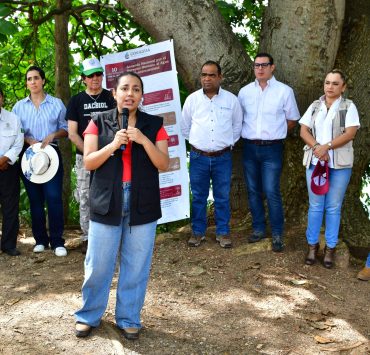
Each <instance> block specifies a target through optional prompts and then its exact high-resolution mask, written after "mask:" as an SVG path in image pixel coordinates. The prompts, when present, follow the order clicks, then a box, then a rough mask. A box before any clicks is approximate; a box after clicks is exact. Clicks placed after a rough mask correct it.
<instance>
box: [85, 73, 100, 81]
mask: <svg viewBox="0 0 370 355" xmlns="http://www.w3.org/2000/svg"><path fill="white" fill-rule="evenodd" d="M102 75H103V73H102V72H97V73H93V74H90V75H86V78H89V79H92V78H93V77H94V76H97V77H100V76H102Z"/></svg>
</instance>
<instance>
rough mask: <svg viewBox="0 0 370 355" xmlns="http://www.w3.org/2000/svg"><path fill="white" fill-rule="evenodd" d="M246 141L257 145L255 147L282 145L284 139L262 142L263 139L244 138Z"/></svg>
mask: <svg viewBox="0 0 370 355" xmlns="http://www.w3.org/2000/svg"><path fill="white" fill-rule="evenodd" d="M244 141H245V142H246V143H248V144H255V145H272V144H278V143H282V142H283V141H284V139H274V140H270V141H268V140H262V139H246V138H244Z"/></svg>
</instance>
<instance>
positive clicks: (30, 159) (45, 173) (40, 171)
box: [21, 143, 59, 184]
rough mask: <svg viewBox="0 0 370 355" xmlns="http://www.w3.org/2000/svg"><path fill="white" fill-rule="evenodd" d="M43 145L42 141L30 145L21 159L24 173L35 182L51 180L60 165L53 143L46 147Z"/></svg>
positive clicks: (41, 182) (40, 182)
mask: <svg viewBox="0 0 370 355" xmlns="http://www.w3.org/2000/svg"><path fill="white" fill-rule="evenodd" d="M41 145H42V144H41V143H35V144H33V145H31V146H29V147H28V148H27V150H26V151H25V152H24V154H23V157H22V161H21V167H22V172H23V175H24V176H25V177H26V178H27V179H28V180H29V181H31V182H33V183H35V184H43V183H45V182H48V181H50V180H51V179H52V178H53V177H54V176H55V174H56V173H57V171H58V167H59V157H58V153H57V151H56V150H55V149H54V148H53V147H52V146H51V145H47V146H46V147H45V148H42V147H41Z"/></svg>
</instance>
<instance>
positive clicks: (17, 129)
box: [0, 88, 23, 256]
mask: <svg viewBox="0 0 370 355" xmlns="http://www.w3.org/2000/svg"><path fill="white" fill-rule="evenodd" d="M3 103H4V92H3V91H2V89H1V88H0V205H1V210H2V215H3V218H2V236H1V250H2V251H3V253H6V254H8V255H10V256H17V255H19V254H20V252H19V251H18V249H17V248H16V245H17V236H18V231H19V217H18V216H19V193H20V191H19V166H18V162H17V159H18V155H19V153H20V152H21V150H22V147H23V132H22V126H21V121H20V119H19V117H18V116H16V115H15V114H14V113H11V112H9V111H7V110H5V109H3V108H2V106H3Z"/></svg>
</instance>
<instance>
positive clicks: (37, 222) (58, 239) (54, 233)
mask: <svg viewBox="0 0 370 355" xmlns="http://www.w3.org/2000/svg"><path fill="white" fill-rule="evenodd" d="M22 181H23V183H24V187H25V188H26V191H27V195H28V199H29V200H30V210H31V220H32V233H33V236H34V238H35V240H36V245H41V244H42V245H44V246H45V247H46V248H47V247H49V244H50V246H51V248H52V249H55V248H57V247H62V246H64V239H63V238H62V236H63V230H64V218H63V201H62V185H63V164H62V160H61V157H60V156H59V168H58V171H57V173H56V174H55V176H54V177H53V178H52V179H51V180H50V181H48V182H45V183H43V184H35V183H33V182H31V181H29V180H27V179H26V178H25V177H24V175H23V174H22ZM45 202H46V205H47V209H48V222H49V233H50V237H49V235H48V231H47V228H46V213H45Z"/></svg>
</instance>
